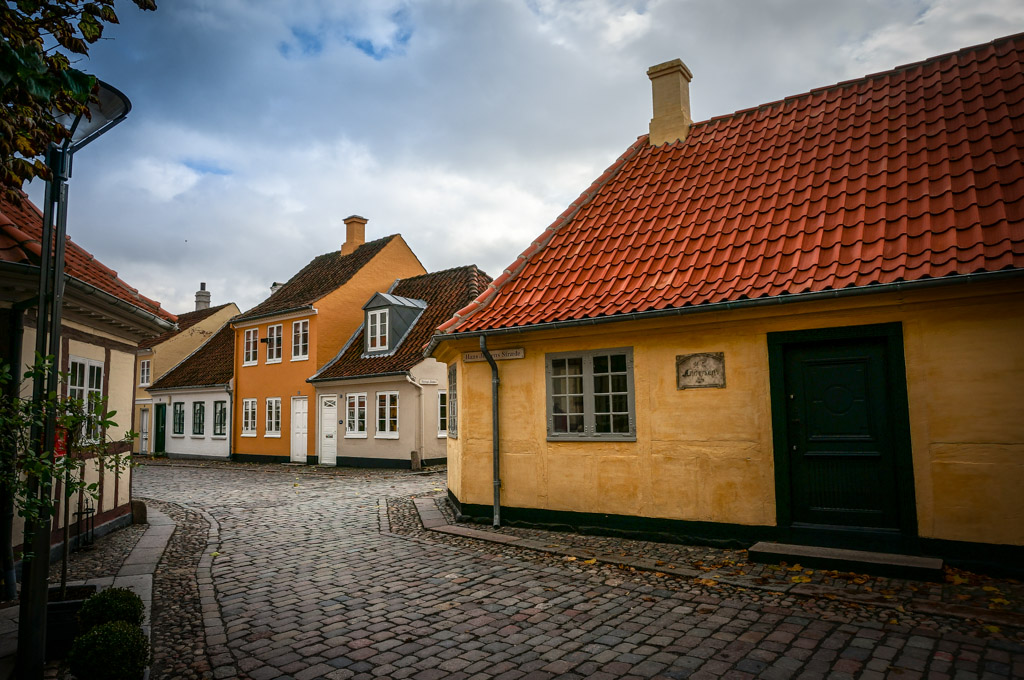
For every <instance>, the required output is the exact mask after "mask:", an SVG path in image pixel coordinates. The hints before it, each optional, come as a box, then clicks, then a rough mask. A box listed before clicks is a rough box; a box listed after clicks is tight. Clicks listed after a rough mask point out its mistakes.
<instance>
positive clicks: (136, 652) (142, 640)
mask: <svg viewBox="0 0 1024 680" xmlns="http://www.w3.org/2000/svg"><path fill="white" fill-rule="evenodd" d="M148 665H149V640H148V639H147V638H146V635H145V634H144V633H143V632H142V629H141V628H139V626H137V625H135V624H131V623H127V622H125V621H111V622H110V623H102V624H100V625H98V626H96V627H95V628H93V629H92V630H90V631H89V632H88V633H85V634H84V635H79V636H78V637H77V638H76V639H75V643H74V644H73V645H71V652H70V653H69V654H68V669H69V670H70V671H71V672H72V673H73V674H74V676H75V677H76V678H77V679H78V680H141V678H142V676H143V674H144V673H145V671H146V667H147V666H148Z"/></svg>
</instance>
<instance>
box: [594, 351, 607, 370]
mask: <svg viewBox="0 0 1024 680" xmlns="http://www.w3.org/2000/svg"><path fill="white" fill-rule="evenodd" d="M607 372H608V357H606V356H603V355H602V356H596V357H594V373H607Z"/></svg>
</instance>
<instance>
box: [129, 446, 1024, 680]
mask: <svg viewBox="0 0 1024 680" xmlns="http://www.w3.org/2000/svg"><path fill="white" fill-rule="evenodd" d="M301 470H302V471H301V472H300V469H294V470H292V469H289V468H282V467H281V466H273V467H272V468H271V467H270V466H267V468H264V469H248V468H244V467H229V466H208V467H198V466H184V465H143V466H141V467H139V468H138V469H137V470H136V471H135V475H134V492H135V495H136V496H137V497H145V498H150V499H155V500H157V501H161V502H163V503H168V504H174V505H178V506H182V508H186V509H187V511H186V510H182V509H180V508H174V507H173V506H165V505H160V507H161V508H162V509H164V511H165V512H167V513H168V514H170V515H172V516H173V517H174V519H175V521H176V522H178V530H177V532H176V534H175V540H174V541H172V543H171V548H170V549H169V550H168V554H166V555H165V562H163V563H161V566H160V568H159V569H158V570H157V573H156V581H155V583H156V586H155V594H154V600H155V605H154V612H153V616H154V644H155V646H156V650H155V651H156V656H157V664H156V666H155V667H154V673H153V677H154V678H157V679H159V678H179V677H181V678H185V677H196V678H202V677H216V678H231V677H240V678H252V679H253V680H271V679H272V678H295V679H296V680H307V679H310V678H321V677H322V678H332V679H334V678H375V677H387V678H416V679H421V680H428V679H431V678H481V679H484V678H509V679H511V678H556V677H559V678H585V677H587V678H718V677H728V678H754V677H765V678H788V677H832V678H854V677H863V678H873V677H886V676H890V677H899V678H917V677H935V678H943V677H951V678H952V677H955V678H997V677H1003V678H1005V677H1021V676H1024V646H1022V645H1021V644H1020V641H1019V640H1018V639H1015V636H1016V635H1018V633H1019V632H1018V631H1013V630H1006V629H1002V630H1000V629H999V628H998V627H995V626H988V627H986V626H984V625H981V624H980V623H978V622H973V623H972V622H969V621H967V622H965V621H964V620H962V619H955V620H954V619H947V618H944V617H942V616H924V615H920V614H918V615H909V614H904V613H902V612H896V611H895V610H887V609H884V608H879V607H869V606H864V607H861V606H855V605H850V604H845V603H836V602H831V601H829V600H827V599H824V598H822V599H820V600H816V599H814V598H806V597H804V598H797V597H792V596H790V595H787V594H784V593H774V594H773V593H771V592H769V591H765V590H757V589H753V588H751V589H744V588H740V587H735V586H724V585H722V584H715V583H714V581H712V580H711V579H704V580H703V581H704V582H702V579H694V578H688V579H684V578H673V577H670V576H665V575H664V574H662V575H660V576H659V575H657V574H655V573H641V572H632V571H630V570H629V569H620V568H617V567H615V566H614V565H607V564H590V563H589V561H587V560H567V559H566V558H565V557H564V556H559V555H551V554H544V553H541V552H537V551H527V550H521V549H519V548H512V547H509V546H503V545H500V544H494V543H485V542H481V541H473V540H469V539H465V538H460V537H457V536H442V535H440V534H428V533H427V532H425V531H423V529H422V526H420V525H419V524H418V517H417V516H416V514H415V510H414V509H412V502H411V501H409V500H408V499H409V497H410V496H429V495H437V494H439V493H440V492H441V491H443V485H444V475H443V474H422V475H414V474H410V473H409V472H383V471H359V470H338V471H336V472H335V471H332V472H330V473H316V474H311V473H309V472H308V471H307V469H301ZM168 508H170V509H168ZM179 533H180V535H179ZM204 535H205V541H204V540H203V539H204ZM605 548H607V545H605ZM199 549H202V551H203V554H202V556H201V558H200V555H198V554H195V551H198V550H199ZM188 574H198V577H197V580H196V582H195V583H192V582H191V580H190V579H189V578H188V577H187V575H188ZM162 589H163V590H164V591H168V590H170V592H161V590H162ZM199 619H201V625H200V622H199ZM200 631H202V632H204V634H200ZM203 638H205V640H204V639H203Z"/></svg>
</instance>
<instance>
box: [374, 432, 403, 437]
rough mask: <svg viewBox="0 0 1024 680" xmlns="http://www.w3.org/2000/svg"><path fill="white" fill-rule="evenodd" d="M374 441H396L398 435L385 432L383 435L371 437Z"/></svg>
mask: <svg viewBox="0 0 1024 680" xmlns="http://www.w3.org/2000/svg"><path fill="white" fill-rule="evenodd" d="M373 438H374V439H398V438H399V434H398V433H397V432H385V433H384V434H375V435H373Z"/></svg>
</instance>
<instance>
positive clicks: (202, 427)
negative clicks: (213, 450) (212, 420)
mask: <svg viewBox="0 0 1024 680" xmlns="http://www.w3.org/2000/svg"><path fill="white" fill-rule="evenodd" d="M205 432H206V402H205V401H193V402H192V436H193V437H202V436H203V435H204V433H205Z"/></svg>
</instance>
